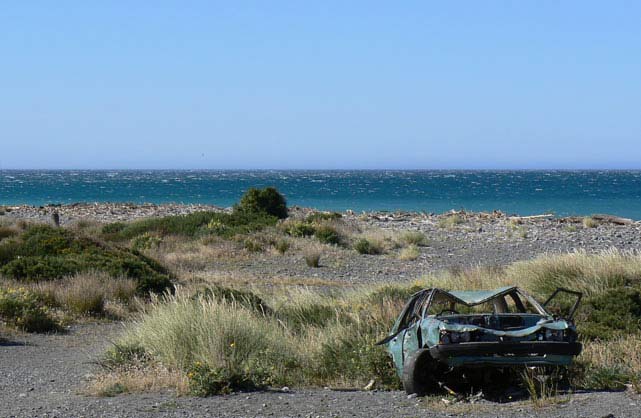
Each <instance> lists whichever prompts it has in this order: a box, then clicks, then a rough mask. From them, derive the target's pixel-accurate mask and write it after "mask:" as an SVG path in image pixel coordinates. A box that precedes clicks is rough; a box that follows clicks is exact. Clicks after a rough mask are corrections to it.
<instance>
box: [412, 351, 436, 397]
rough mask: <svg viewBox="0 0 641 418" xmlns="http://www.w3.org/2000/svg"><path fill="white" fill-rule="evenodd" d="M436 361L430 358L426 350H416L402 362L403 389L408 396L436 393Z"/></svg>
mask: <svg viewBox="0 0 641 418" xmlns="http://www.w3.org/2000/svg"><path fill="white" fill-rule="evenodd" d="M435 371H436V361H435V360H434V359H433V358H432V356H430V352H429V350H428V349H425V348H423V349H420V350H416V351H415V352H413V353H412V354H410V355H409V356H407V358H405V361H404V362H403V388H404V389H405V392H407V394H408V395H411V394H413V393H415V394H417V395H418V396H425V395H426V394H428V393H433V392H436V391H437V390H438V388H439V385H438V382H437V380H436V378H435V377H434V372H435Z"/></svg>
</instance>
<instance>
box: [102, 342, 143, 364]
mask: <svg viewBox="0 0 641 418" xmlns="http://www.w3.org/2000/svg"><path fill="white" fill-rule="evenodd" d="M150 359H151V356H150V355H149V353H147V351H145V349H144V348H143V347H141V346H140V345H139V344H127V343H114V344H113V345H112V346H111V347H109V349H107V351H106V352H105V354H104V355H103V356H102V359H101V360H100V365H101V366H103V367H105V368H107V369H114V368H117V367H121V366H129V365H131V364H144V363H147V362H148V361H149V360H150Z"/></svg>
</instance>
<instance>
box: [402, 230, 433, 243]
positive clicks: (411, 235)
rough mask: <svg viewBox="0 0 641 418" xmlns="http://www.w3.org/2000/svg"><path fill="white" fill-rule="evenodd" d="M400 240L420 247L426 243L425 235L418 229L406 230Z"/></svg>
mask: <svg viewBox="0 0 641 418" xmlns="http://www.w3.org/2000/svg"><path fill="white" fill-rule="evenodd" d="M401 242H403V243H404V244H405V245H416V246H418V247H420V246H424V245H427V237H426V236H425V234H424V233H422V232H420V231H407V232H405V233H404V234H403V235H401Z"/></svg>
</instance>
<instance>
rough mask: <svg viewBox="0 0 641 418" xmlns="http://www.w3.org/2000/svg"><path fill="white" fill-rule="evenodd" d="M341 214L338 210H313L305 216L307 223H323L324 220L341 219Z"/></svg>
mask: <svg viewBox="0 0 641 418" xmlns="http://www.w3.org/2000/svg"><path fill="white" fill-rule="evenodd" d="M342 217H343V215H341V214H340V213H338V212H314V213H311V214H309V215H307V217H306V218H305V222H307V223H323V222H325V221H335V220H337V219H341V218H342Z"/></svg>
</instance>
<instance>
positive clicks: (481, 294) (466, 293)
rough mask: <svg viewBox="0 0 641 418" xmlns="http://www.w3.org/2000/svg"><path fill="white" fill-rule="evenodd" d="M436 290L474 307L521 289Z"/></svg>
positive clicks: (506, 287)
mask: <svg viewBox="0 0 641 418" xmlns="http://www.w3.org/2000/svg"><path fill="white" fill-rule="evenodd" d="M434 290H438V291H440V292H443V293H446V294H448V295H450V296H452V297H453V298H455V299H457V300H458V301H460V302H461V303H463V304H465V305H468V306H473V305H479V304H481V303H485V302H487V301H488V300H490V299H492V298H495V297H497V296H500V295H502V294H506V293H510V292H511V291H513V290H519V289H518V287H516V286H505V287H501V288H498V289H494V290H450V291H448V290H442V289H434Z"/></svg>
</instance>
